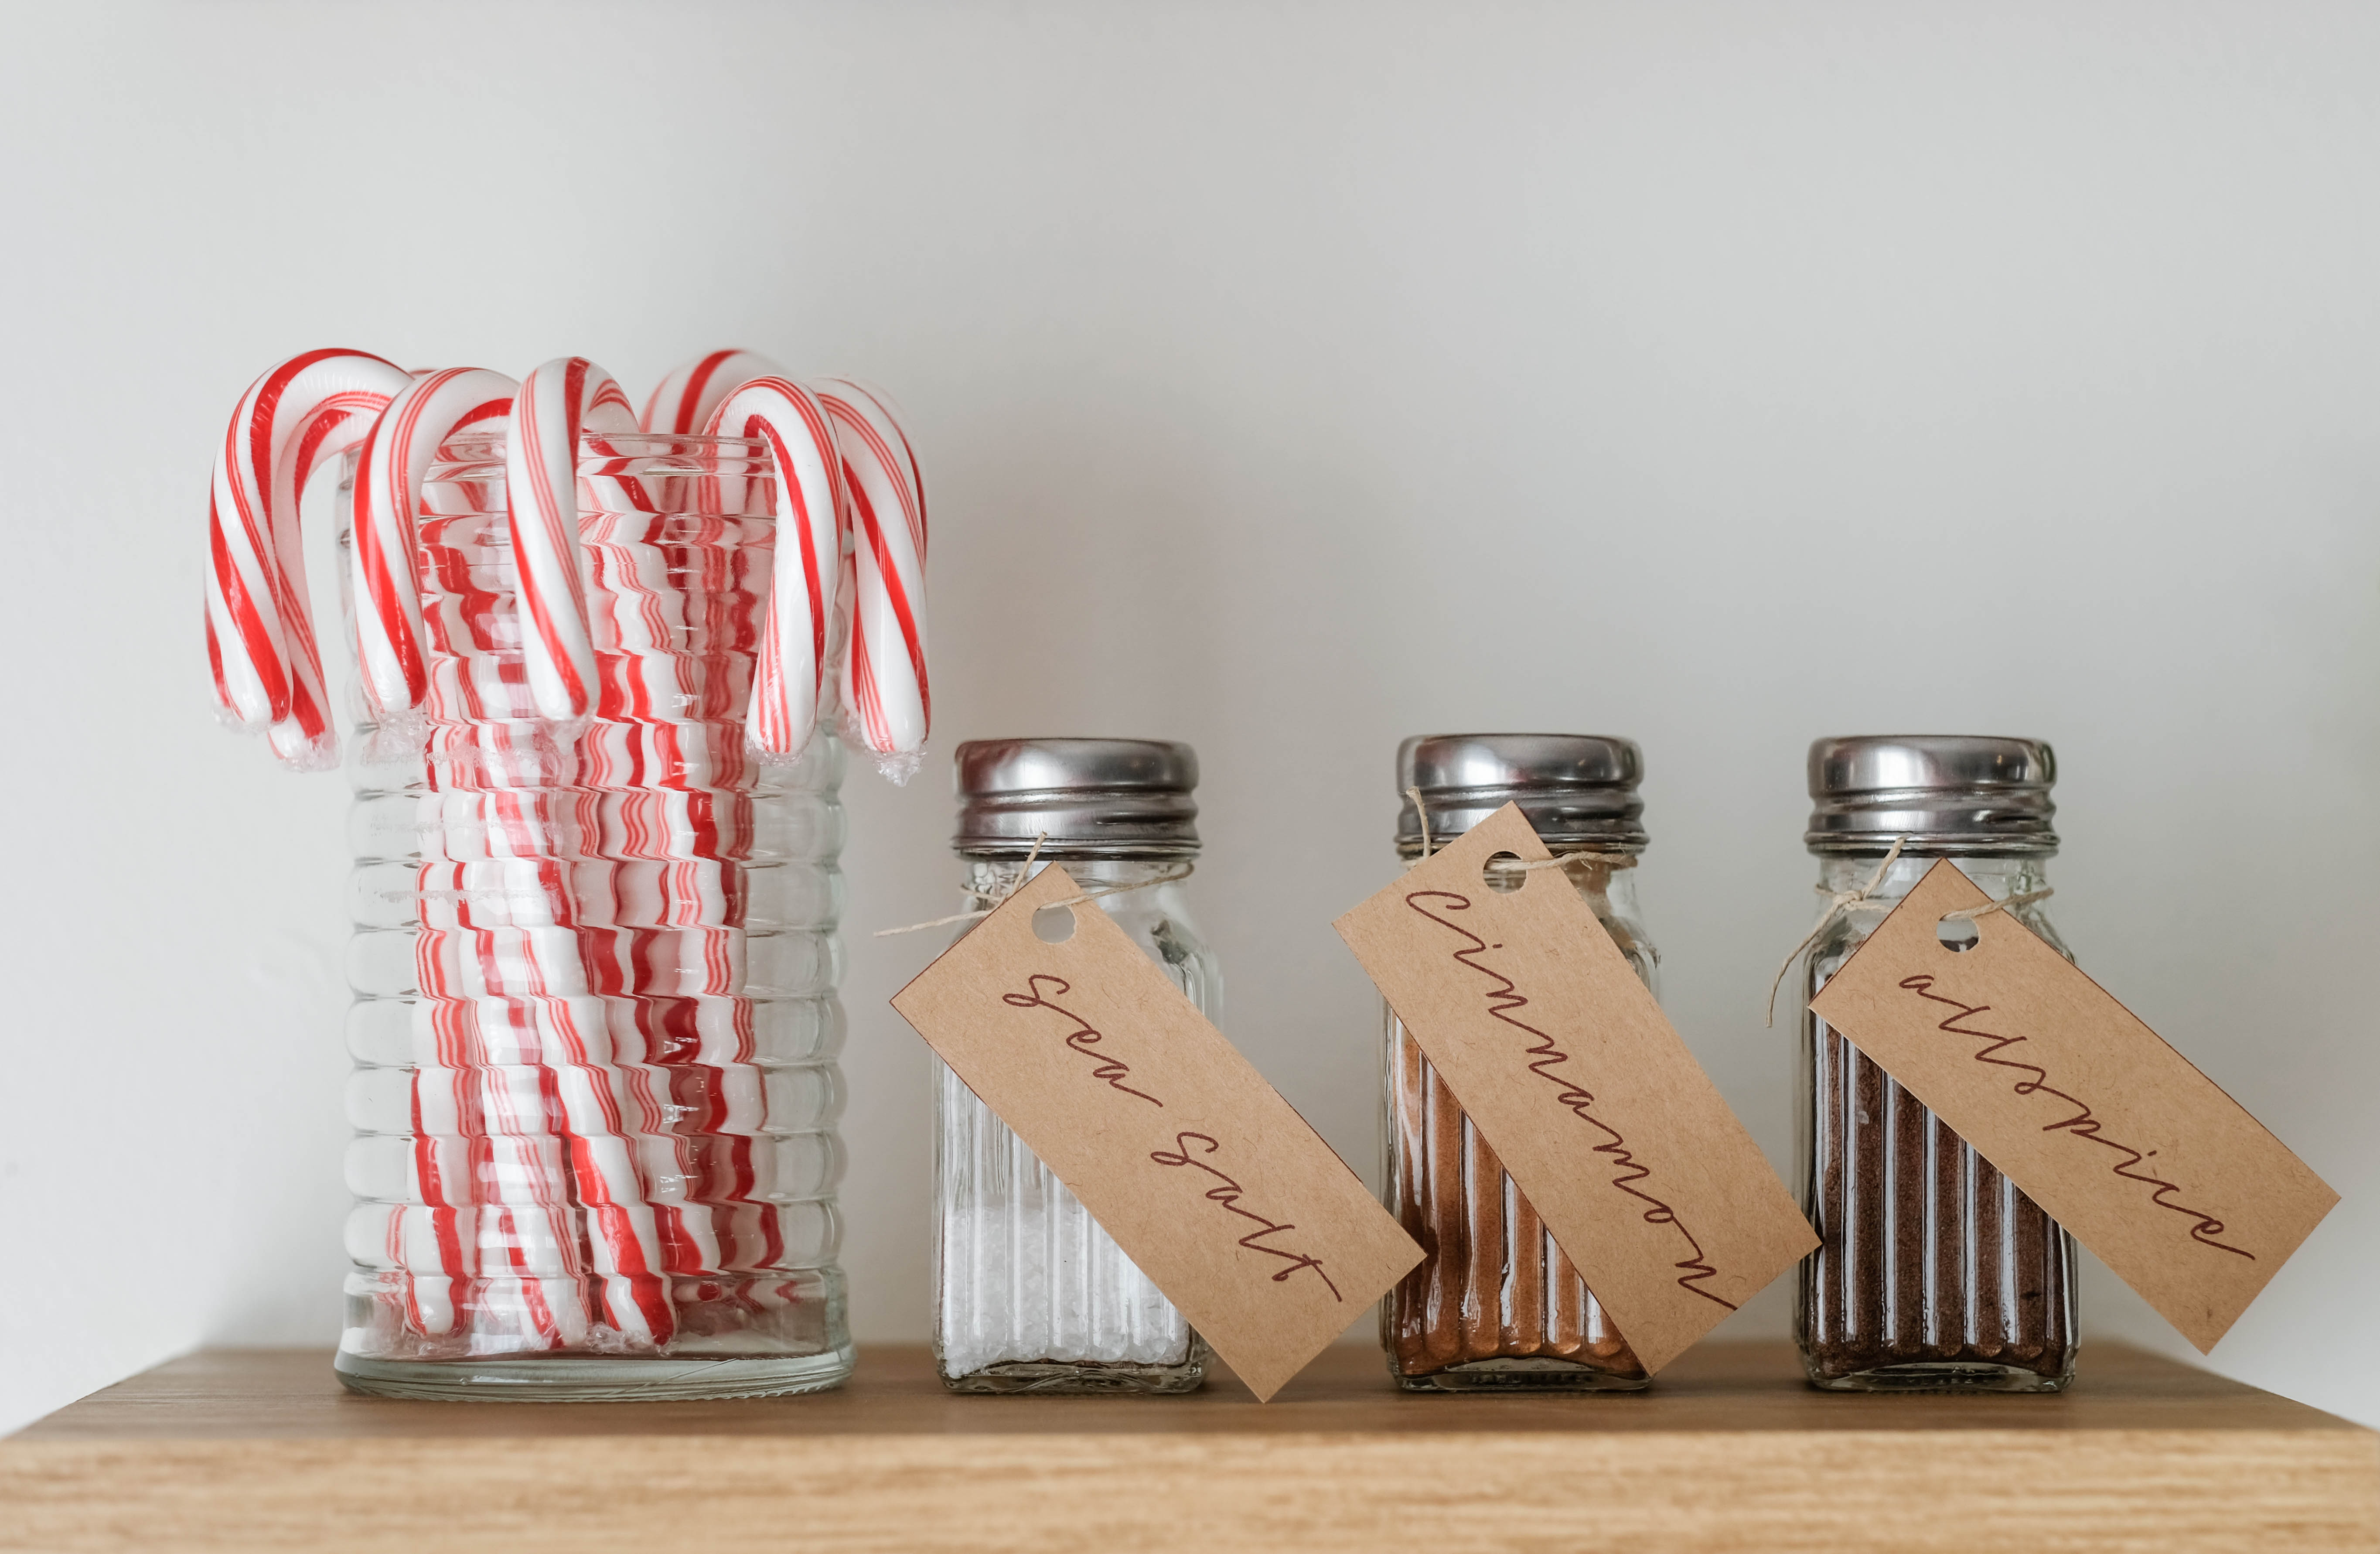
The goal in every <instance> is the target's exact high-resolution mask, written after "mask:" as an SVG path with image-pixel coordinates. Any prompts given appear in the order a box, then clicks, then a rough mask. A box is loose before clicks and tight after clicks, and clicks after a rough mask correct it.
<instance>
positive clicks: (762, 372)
mask: <svg viewBox="0 0 2380 1554" xmlns="http://www.w3.org/2000/svg"><path fill="white" fill-rule="evenodd" d="M783 376H784V369H783V368H782V367H779V366H778V365H777V364H776V363H775V362H773V361H771V360H770V359H769V358H767V357H764V356H760V355H758V354H757V353H755V352H752V351H705V352H704V353H703V354H702V355H700V356H698V357H696V358H694V359H693V360H692V361H689V362H686V363H685V364H684V365H682V366H680V367H679V368H678V369H677V370H675V371H674V372H672V373H671V374H670V375H669V376H668V377H666V378H663V379H662V386H661V387H659V388H657V389H655V390H653V396H652V397H651V398H650V399H648V400H646V401H645V413H644V415H643V416H642V417H640V418H638V420H639V424H641V425H642V426H643V427H644V429H645V430H646V431H665V432H668V433H671V434H672V435H674V436H678V437H684V436H686V435H687V434H688V433H690V432H693V431H698V430H699V429H700V428H701V427H703V426H705V425H707V424H709V422H710V418H711V416H712V414H713V413H714V412H715V411H716V410H717V408H718V406H719V402H720V401H721V400H722V399H724V398H726V397H727V396H728V395H730V394H733V393H734V392H735V390H736V389H737V388H738V387H739V386H741V385H742V384H745V383H748V382H751V381H752V380H753V379H755V378H781V377H783Z"/></svg>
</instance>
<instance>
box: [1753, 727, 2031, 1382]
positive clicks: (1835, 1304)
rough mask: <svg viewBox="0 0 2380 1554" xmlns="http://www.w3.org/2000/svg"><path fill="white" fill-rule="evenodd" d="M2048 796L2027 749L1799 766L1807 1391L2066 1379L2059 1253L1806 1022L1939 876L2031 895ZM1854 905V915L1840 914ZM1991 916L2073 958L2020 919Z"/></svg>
mask: <svg viewBox="0 0 2380 1554" xmlns="http://www.w3.org/2000/svg"><path fill="white" fill-rule="evenodd" d="M2056 778H2057V761H2056V758H2055V757H2054V756H2053V755H2052V754H2051V752H2050V748H2049V747H2048V746H2047V745H2046V744H2044V743H2042V742H2041V741H2039V740H2036V739H2003V738H1987V737H1982V736H1977V735H1884V736H1863V737H1857V738H1836V739H1821V740H1818V741H1817V742H1815V744H1813V745H1812V746H1811V747H1810V797H1811V799H1812V801H1813V804H1814V812H1813V813H1812V815H1811V817H1810V830H1809V834H1808V837H1807V839H1806V840H1807V842H1808V844H1809V848H1810V851H1811V852H1813V853H1815V854H1816V855H1817V856H1818V860H1819V883H1818V890H1819V892H1820V894H1821V895H1822V897H1824V898H1826V900H1827V901H1828V903H1829V904H1830V910H1829V917H1828V921H1827V923H1826V924H1825V926H1824V928H1823V929H1822V930H1821V931H1820V932H1819V933H1818V935H1817V937H1816V938H1815V941H1813V942H1812V944H1811V945H1810V947H1809V954H1808V958H1807V960H1806V962H1805V969H1804V971H1803V980H1802V993H1801V998H1802V1002H1803V1015H1802V1041H1801V1062H1800V1076H1799V1086H1798V1088H1799V1092H1800V1094H1799V1104H1798V1124H1799V1133H1800V1153H1801V1159H1802V1171H1803V1211H1804V1212H1805V1213H1806V1214H1807V1215H1808V1216H1809V1220H1810V1223H1811V1224H1812V1225H1813V1226H1815V1228H1816V1230H1817V1232H1818V1237H1819V1244H1818V1249H1817V1250H1816V1251H1815V1252H1813V1253H1812V1254H1811V1255H1810V1257H1808V1259H1807V1260H1806V1261H1804V1262H1803V1265H1802V1272H1801V1286H1800V1292H1799V1298H1798V1300H1797V1301H1796V1303H1795V1327H1796V1329H1797V1337H1798V1340H1799V1342H1800V1345H1801V1351H1802V1363H1803V1369H1804V1370H1805V1371H1806V1372H1807V1373H1808V1375H1809V1378H1810V1380H1811V1382H1812V1384H1813V1385H1815V1386H1818V1387H1821V1388H1825V1389H1828V1390H1834V1391H1868V1392H1878V1391H1921V1390H1922V1391H1995V1392H2055V1391H2058V1390H2060V1389H2062V1388H2063V1387H2065V1385H2066V1383H2067V1382H2068V1381H2069V1380H2070V1379H2071V1378H2072V1377H2073V1375H2074V1354H2075V1346H2076V1345H2075V1330H2074V1320H2075V1308H2074V1307H2075V1303H2074V1279H2075V1257H2074V1242H2073V1239H2072V1237H2070V1236H2069V1235H2068V1234H2067V1233H2066V1232H2065V1231H2064V1230H2062V1229H2061V1228H2059V1226H2058V1223H2057V1222H2056V1221H2055V1220H2051V1219H2050V1218H2049V1216H2048V1215H2047V1214H2046V1213H2044V1212H2043V1211H2042V1209H2041V1208H2040V1206H2039V1205H2037V1204H2035V1203H2034V1201H2033V1200H2032V1199H2031V1198H2028V1197H2027V1196H2024V1194H2022V1193H2021V1192H2019V1191H2018V1190H2017V1188H2016V1185H2015V1184H2013V1183H2011V1182H2010V1181H2009V1180H2008V1178H2007V1177H2005V1176H2002V1175H2001V1174H2000V1173H1999V1172H1998V1171H1997V1170H1995V1169H1994V1168H1993V1166H1992V1164H1991V1162H1990V1161H1988V1160H1986V1159H1984V1158H1983V1157H1982V1156H1980V1155H1978V1154H1977V1153H1976V1152H1975V1151H1974V1149H1973V1147H1971V1146H1969V1145H1968V1144H1967V1142H1966V1141H1965V1140H1964V1139H1962V1138H1961V1137H1960V1136H1959V1135H1957V1134H1956V1133H1954V1132H1952V1131H1951V1130H1950V1129H1949V1127H1948V1126H1947V1125H1945V1124H1944V1123H1942V1121H1941V1120H1940V1119H1939V1118H1937V1117H1936V1116H1935V1115H1934V1113H1933V1112H1931V1111H1927V1110H1926V1109H1925V1107H1924V1106H1922V1105H1920V1104H1919V1103H1918V1101H1917V1099H1916V1098H1915V1097H1913V1096H1912V1095H1911V1094H1910V1093H1909V1092H1908V1091H1907V1090H1905V1089H1903V1088H1901V1087H1900V1085H1899V1084H1897V1083H1896V1082H1895V1081H1894V1080H1893V1078H1892V1076H1891V1075H1890V1074H1887V1073H1885V1071H1884V1070H1883V1069H1882V1068H1880V1067H1878V1066H1877V1065H1876V1063H1874V1062H1870V1061H1869V1060H1868V1059H1867V1058H1865V1057H1864V1056H1863V1055H1861V1053H1860V1051H1859V1050H1858V1049H1856V1048H1855V1047H1853V1046H1852V1044H1851V1043H1850V1042H1849V1041H1848V1040H1846V1039H1845V1038H1843V1036H1842V1035H1841V1034H1840V1033H1839V1032H1837V1031H1835V1030H1834V1029H1832V1028H1831V1027H1829V1026H1828V1025H1827V1023H1826V1022H1825V1021H1824V1020H1821V1019H1819V1018H1818V1017H1817V1015H1816V1014H1814V1013H1812V1012H1811V1011H1810V1010H1809V1008H1808V1003H1809V1001H1810V1000H1811V999H1812V998H1814V997H1815V996H1816V994H1817V991H1818V989H1820V988H1822V987H1824V986H1825V985H1826V982H1827V978H1828V977H1831V976H1833V975H1834V973H1835V972H1836V971H1837V970H1838V969H1840V967H1841V965H1843V963H1844V962H1845V961H1847V960H1849V959H1850V958H1851V955H1852V951H1854V950H1856V949H1857V948H1858V947H1859V945H1860V943H1861V941H1863V940H1864V939H1865V938H1866V937H1867V936H1868V935H1869V934H1870V933H1871V932H1873V931H1874V930H1875V929H1876V925H1877V924H1878V923H1879V922H1881V921H1882V920H1883V916H1884V914H1885V913H1887V912H1889V911H1890V910H1891V909H1892V907H1893V905H1894V904H1896V903H1898V902H1899V901H1900V898H1901V897H1903V896H1905V895H1907V894H1908V893H1909V891H1910V889H1911V888H1912V887H1913V886H1914V885H1915V884H1916V883H1917V881H1918V880H1920V879H1921V878H1923V877H1924V875H1925V872H1926V870H1927V869H1929V868H1932V867H1933V866H1934V862H1935V860H1936V859H1937V858H1946V857H1947V858H1949V859H1950V860H1951V862H1952V863H1953V864H1955V865H1956V866H1957V868H1959V870H1960V872H1961V873H1962V874H1964V875H1966V876H1967V878H1969V879H1970V880H1973V881H1974V882H1975V884H1976V885H1977V886H1979V887H1981V888H1982V889H1983V890H1984V891H1985V892H1988V893H1989V894H1990V895H1991V896H1992V897H1993V899H1995V900H2007V899H2009V898H2010V897H2015V896H2022V895H2025V894H2029V893H2031V892H2039V891H2043V890H2044V889H2045V882H2044V878H2043V873H2042V866H2043V864H2044V862H2045V860H2046V859H2047V858H2048V857H2049V856H2051V855H2052V854H2054V853H2055V852H2057V850H2058V837H2057V834H2056V833H2055V832H2052V831H2051V830H2050V817H2051V814H2052V813H2053V811H2054V809H2055V806H2054V805H2052V804H2051V802H2050V797H2049V790H2050V785H2051V783H2053V782H2054V781H2056ZM1896 841H1898V842H1900V844H1901V848H1900V855H1899V856H1897V857H1893V858H1892V859H1891V861H1890V863H1889V866H1888V867H1881V868H1880V866H1881V865H1883V864H1884V861H1885V859H1886V858H1887V856H1888V854H1889V853H1890V851H1891V849H1892V846H1893V844H1894V843H1895V842H1896ZM1871 880H1873V881H1874V882H1873V884H1872V885H1871V884H1870V881H1871ZM1863 887H1867V889H1866V892H1865V895H1864V899H1861V900H1858V901H1856V902H1845V901H1844V900H1843V898H1844V897H1845V896H1847V895H1849V894H1851V893H1852V892H1860V891H1861V890H1862V888H1863ZM1838 905H1840V909H1837V906H1838ZM2007 910H2008V911H2009V913H2010V915H2011V916H2013V917H2015V918H2016V919H2017V920H2018V921H2019V922H2021V923H2022V924H2023V925H2024V926H2025V927H2026V928H2028V929H2032V930H2033V931H2034V933H2036V934H2038V935H2040V936H2041V937H2042V939H2043V940H2045V941H2047V943H2048V944H2049V945H2050V946H2051V947H2052V948H2053V949H2055V950H2057V951H2058V953H2060V954H2062V955H2065V956H2066V957H2067V959H2069V960H2071V959H2073V956H2072V954H2071V953H2070V952H2069V951H2068V950H2067V949H2066V947H2065V945H2064V944H2063V943H2061V942H2060V941H2059V940H2058V934H2057V931H2056V930H2055V929H2052V928H2051V927H2050V926H2049V922H2048V919H2047V917H2045V916H2044V915H2043V913H2042V911H2041V909H2040V906H2039V904H2037V903H2022V904H2014V905H2011V906H2010V907H2009V908H2008V909H2007Z"/></svg>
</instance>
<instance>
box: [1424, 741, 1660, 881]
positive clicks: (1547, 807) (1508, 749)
mask: <svg viewBox="0 0 2380 1554" xmlns="http://www.w3.org/2000/svg"><path fill="white" fill-rule="evenodd" d="M1644 779H1645V758H1644V756H1643V754H1642V753H1641V752H1639V751H1638V750H1637V748H1636V742H1635V741H1634V740H1633V739H1613V738H1609V737H1608V736H1606V735H1599V734H1424V735H1415V737H1413V738H1411V739H1408V740H1406V741H1405V742H1404V743H1403V744H1402V745H1400V746H1398V747H1397V791H1398V792H1400V793H1403V791H1404V790H1405V789H1407V788H1419V789H1420V790H1421V797H1422V802H1423V803H1424V804H1425V805H1427V807H1428V808H1429V834H1430V839H1431V841H1432V843H1433V844H1444V843H1447V842H1451V841H1452V840H1453V839H1454V838H1455V837H1457V836H1460V835H1461V834H1462V833H1463V832H1466V831H1469V830H1470V829H1471V828H1472V827H1473V826H1475V825H1477V824H1478V823H1479V822H1480V821H1482V820H1484V819H1487V818H1488V816H1490V815H1492V814H1494V813H1495V812H1496V811H1497V810H1499V809H1501V808H1502V807H1504V806H1505V805H1507V804H1511V803H1518V804H1519V805H1520V807H1521V812H1522V813H1523V814H1524V815H1526V816H1527V817H1528V818H1529V824H1530V825H1532V826H1534V827H1536V832H1537V839H1538V840H1539V841H1541V842H1544V843H1546V844H1548V846H1551V845H1554V844H1561V843H1569V844H1585V845H1588V846H1593V847H1599V848H1603V849H1606V850H1608V851H1610V852H1615V853H1641V852H1643V851H1644V850H1645V825H1644V820H1643V819H1642V817H1643V815H1644V813H1645V801H1644V800H1643V799H1642V798H1640V797H1638V796H1637V794H1636V785H1637V784H1638V783H1641V782H1643V781H1644ZM1397 851H1398V852H1400V853H1402V854H1403V855H1405V856H1408V857H1411V856H1418V855H1419V854H1420V852H1421V817H1420V816H1419V815H1418V814H1416V813H1415V811H1414V806H1413V799H1412V798H1411V797H1410V796H1408V797H1407V798H1406V799H1405V802H1404V807H1403V808H1402V809H1400V810H1399V811H1398V812H1397Z"/></svg>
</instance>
